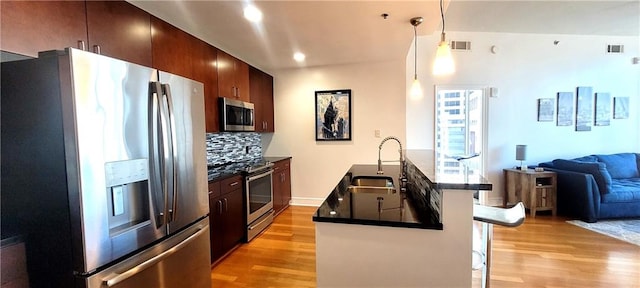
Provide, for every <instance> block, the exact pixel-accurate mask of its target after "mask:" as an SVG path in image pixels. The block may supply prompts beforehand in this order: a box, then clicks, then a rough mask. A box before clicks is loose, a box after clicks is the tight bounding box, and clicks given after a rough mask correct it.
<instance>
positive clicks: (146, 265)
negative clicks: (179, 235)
mask: <svg viewBox="0 0 640 288" xmlns="http://www.w3.org/2000/svg"><path fill="white" fill-rule="evenodd" d="M205 231H207V230H206V229H202V228H200V229H199V230H198V231H197V232H195V233H193V234H192V235H191V236H189V237H187V239H184V240H183V241H182V242H180V243H178V244H176V246H173V247H171V248H170V249H168V250H167V251H164V252H162V253H160V254H158V255H156V256H154V257H152V258H150V259H149V260H147V261H144V262H142V263H140V264H138V265H137V266H135V267H133V268H131V269H129V270H127V271H125V272H123V273H119V274H117V276H115V277H113V278H111V279H109V280H104V282H103V284H104V285H105V286H107V287H113V286H115V285H118V283H121V282H122V281H125V280H127V279H129V278H131V277H133V276H135V275H136V274H138V273H140V272H142V271H144V270H145V269H147V268H149V267H151V266H153V265H155V264H156V263H158V262H160V261H162V260H164V259H165V258H167V257H169V256H171V255H173V254H174V253H176V252H178V251H180V249H182V248H183V247H185V246H187V245H189V243H191V242H192V241H193V240H195V239H196V238H198V236H200V235H201V234H202V233H204V232H205Z"/></svg>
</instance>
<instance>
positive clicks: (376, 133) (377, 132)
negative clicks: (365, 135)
mask: <svg viewBox="0 0 640 288" xmlns="http://www.w3.org/2000/svg"><path fill="white" fill-rule="evenodd" d="M373 132H374V134H375V136H376V138H380V130H379V129H376V130H374V131H373Z"/></svg>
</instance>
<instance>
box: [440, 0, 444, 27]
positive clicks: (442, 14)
mask: <svg viewBox="0 0 640 288" xmlns="http://www.w3.org/2000/svg"><path fill="white" fill-rule="evenodd" d="M442 1H443V0H440V18H441V19H442V33H444V11H443V10H442Z"/></svg>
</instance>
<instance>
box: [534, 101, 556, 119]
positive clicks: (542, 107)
mask: <svg viewBox="0 0 640 288" xmlns="http://www.w3.org/2000/svg"><path fill="white" fill-rule="evenodd" d="M555 105H556V103H555V101H554V99H553V98H540V99H538V121H539V122H547V121H553V115H554V114H555V113H554V112H555Z"/></svg>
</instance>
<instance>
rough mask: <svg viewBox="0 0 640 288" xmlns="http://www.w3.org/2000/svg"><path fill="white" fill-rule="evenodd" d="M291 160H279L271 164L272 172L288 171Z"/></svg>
mask: <svg viewBox="0 0 640 288" xmlns="http://www.w3.org/2000/svg"><path fill="white" fill-rule="evenodd" d="M290 164H291V159H285V160H280V161H278V162H275V163H274V164H273V172H279V171H280V170H284V169H289V165H290Z"/></svg>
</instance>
